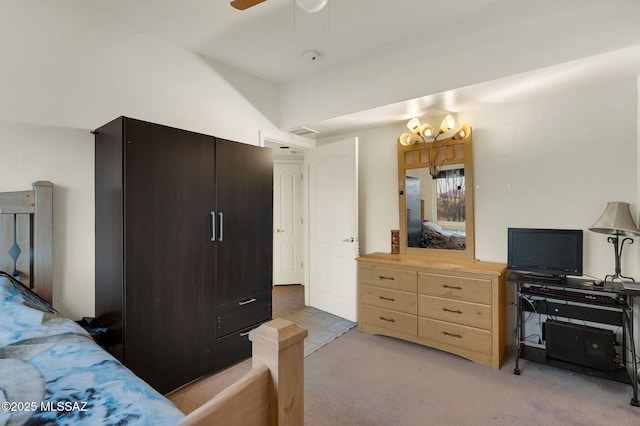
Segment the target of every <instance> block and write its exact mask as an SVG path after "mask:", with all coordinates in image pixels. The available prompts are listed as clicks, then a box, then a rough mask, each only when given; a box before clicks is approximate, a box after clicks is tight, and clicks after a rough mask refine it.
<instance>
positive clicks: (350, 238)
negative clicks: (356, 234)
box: [342, 237, 356, 243]
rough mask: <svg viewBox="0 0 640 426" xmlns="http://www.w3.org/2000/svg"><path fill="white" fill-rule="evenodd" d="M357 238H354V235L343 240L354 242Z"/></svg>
mask: <svg viewBox="0 0 640 426" xmlns="http://www.w3.org/2000/svg"><path fill="white" fill-rule="evenodd" d="M355 240H356V239H355V238H353V237H349V238H346V239H344V240H342V242H343V243H352V242H354V241H355Z"/></svg>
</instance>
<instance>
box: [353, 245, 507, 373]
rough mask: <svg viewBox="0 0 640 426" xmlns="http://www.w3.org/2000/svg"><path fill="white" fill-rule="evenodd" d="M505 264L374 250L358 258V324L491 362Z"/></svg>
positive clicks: (497, 344) (499, 339)
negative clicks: (375, 251) (377, 251)
mask: <svg viewBox="0 0 640 426" xmlns="http://www.w3.org/2000/svg"><path fill="white" fill-rule="evenodd" d="M505 271H506V265H504V264H500V263H490V262H481V261H479V260H473V259H456V258H436V257H426V256H411V255H402V254H394V255H392V254H386V253H373V254H368V255H365V256H361V257H359V258H358V292H359V297H358V310H359V312H358V318H359V323H358V329H359V330H360V331H361V332H363V333H369V334H382V335H385V336H391V337H396V338H399V339H403V340H408V341H411V342H414V343H419V344H421V345H425V346H430V347H433V348H437V349H440V350H443V351H447V352H450V353H453V354H457V355H460V356H462V357H465V358H467V359H469V360H471V361H473V362H477V363H479V364H482V365H486V366H488V367H492V368H496V369H498V368H500V365H501V364H502V361H503V358H504V352H505V338H506V334H505V333H506V327H505Z"/></svg>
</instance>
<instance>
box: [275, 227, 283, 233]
mask: <svg viewBox="0 0 640 426" xmlns="http://www.w3.org/2000/svg"><path fill="white" fill-rule="evenodd" d="M276 232H277V233H278V234H280V233H281V232H284V229H280V228H278V229H276Z"/></svg>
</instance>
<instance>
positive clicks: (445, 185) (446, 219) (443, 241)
mask: <svg viewBox="0 0 640 426" xmlns="http://www.w3.org/2000/svg"><path fill="white" fill-rule="evenodd" d="M405 179H406V180H405V196H406V214H407V216H406V217H407V246H408V247H416V248H430V249H443V250H465V249H466V248H467V242H466V189H465V188H466V187H465V175H464V164H449V165H446V166H443V167H441V168H440V170H439V171H438V174H437V175H436V176H435V177H432V176H431V175H430V174H429V168H428V167H420V168H415V169H406V175H405Z"/></svg>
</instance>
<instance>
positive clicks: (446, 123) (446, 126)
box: [440, 114, 456, 133]
mask: <svg viewBox="0 0 640 426" xmlns="http://www.w3.org/2000/svg"><path fill="white" fill-rule="evenodd" d="M455 125H456V122H455V121H454V120H453V117H452V116H451V114H447V116H446V117H445V118H444V120H442V123H441V124H440V131H442V132H443V133H444V132H448V131H449V130H451V129H453V127H454V126H455Z"/></svg>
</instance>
